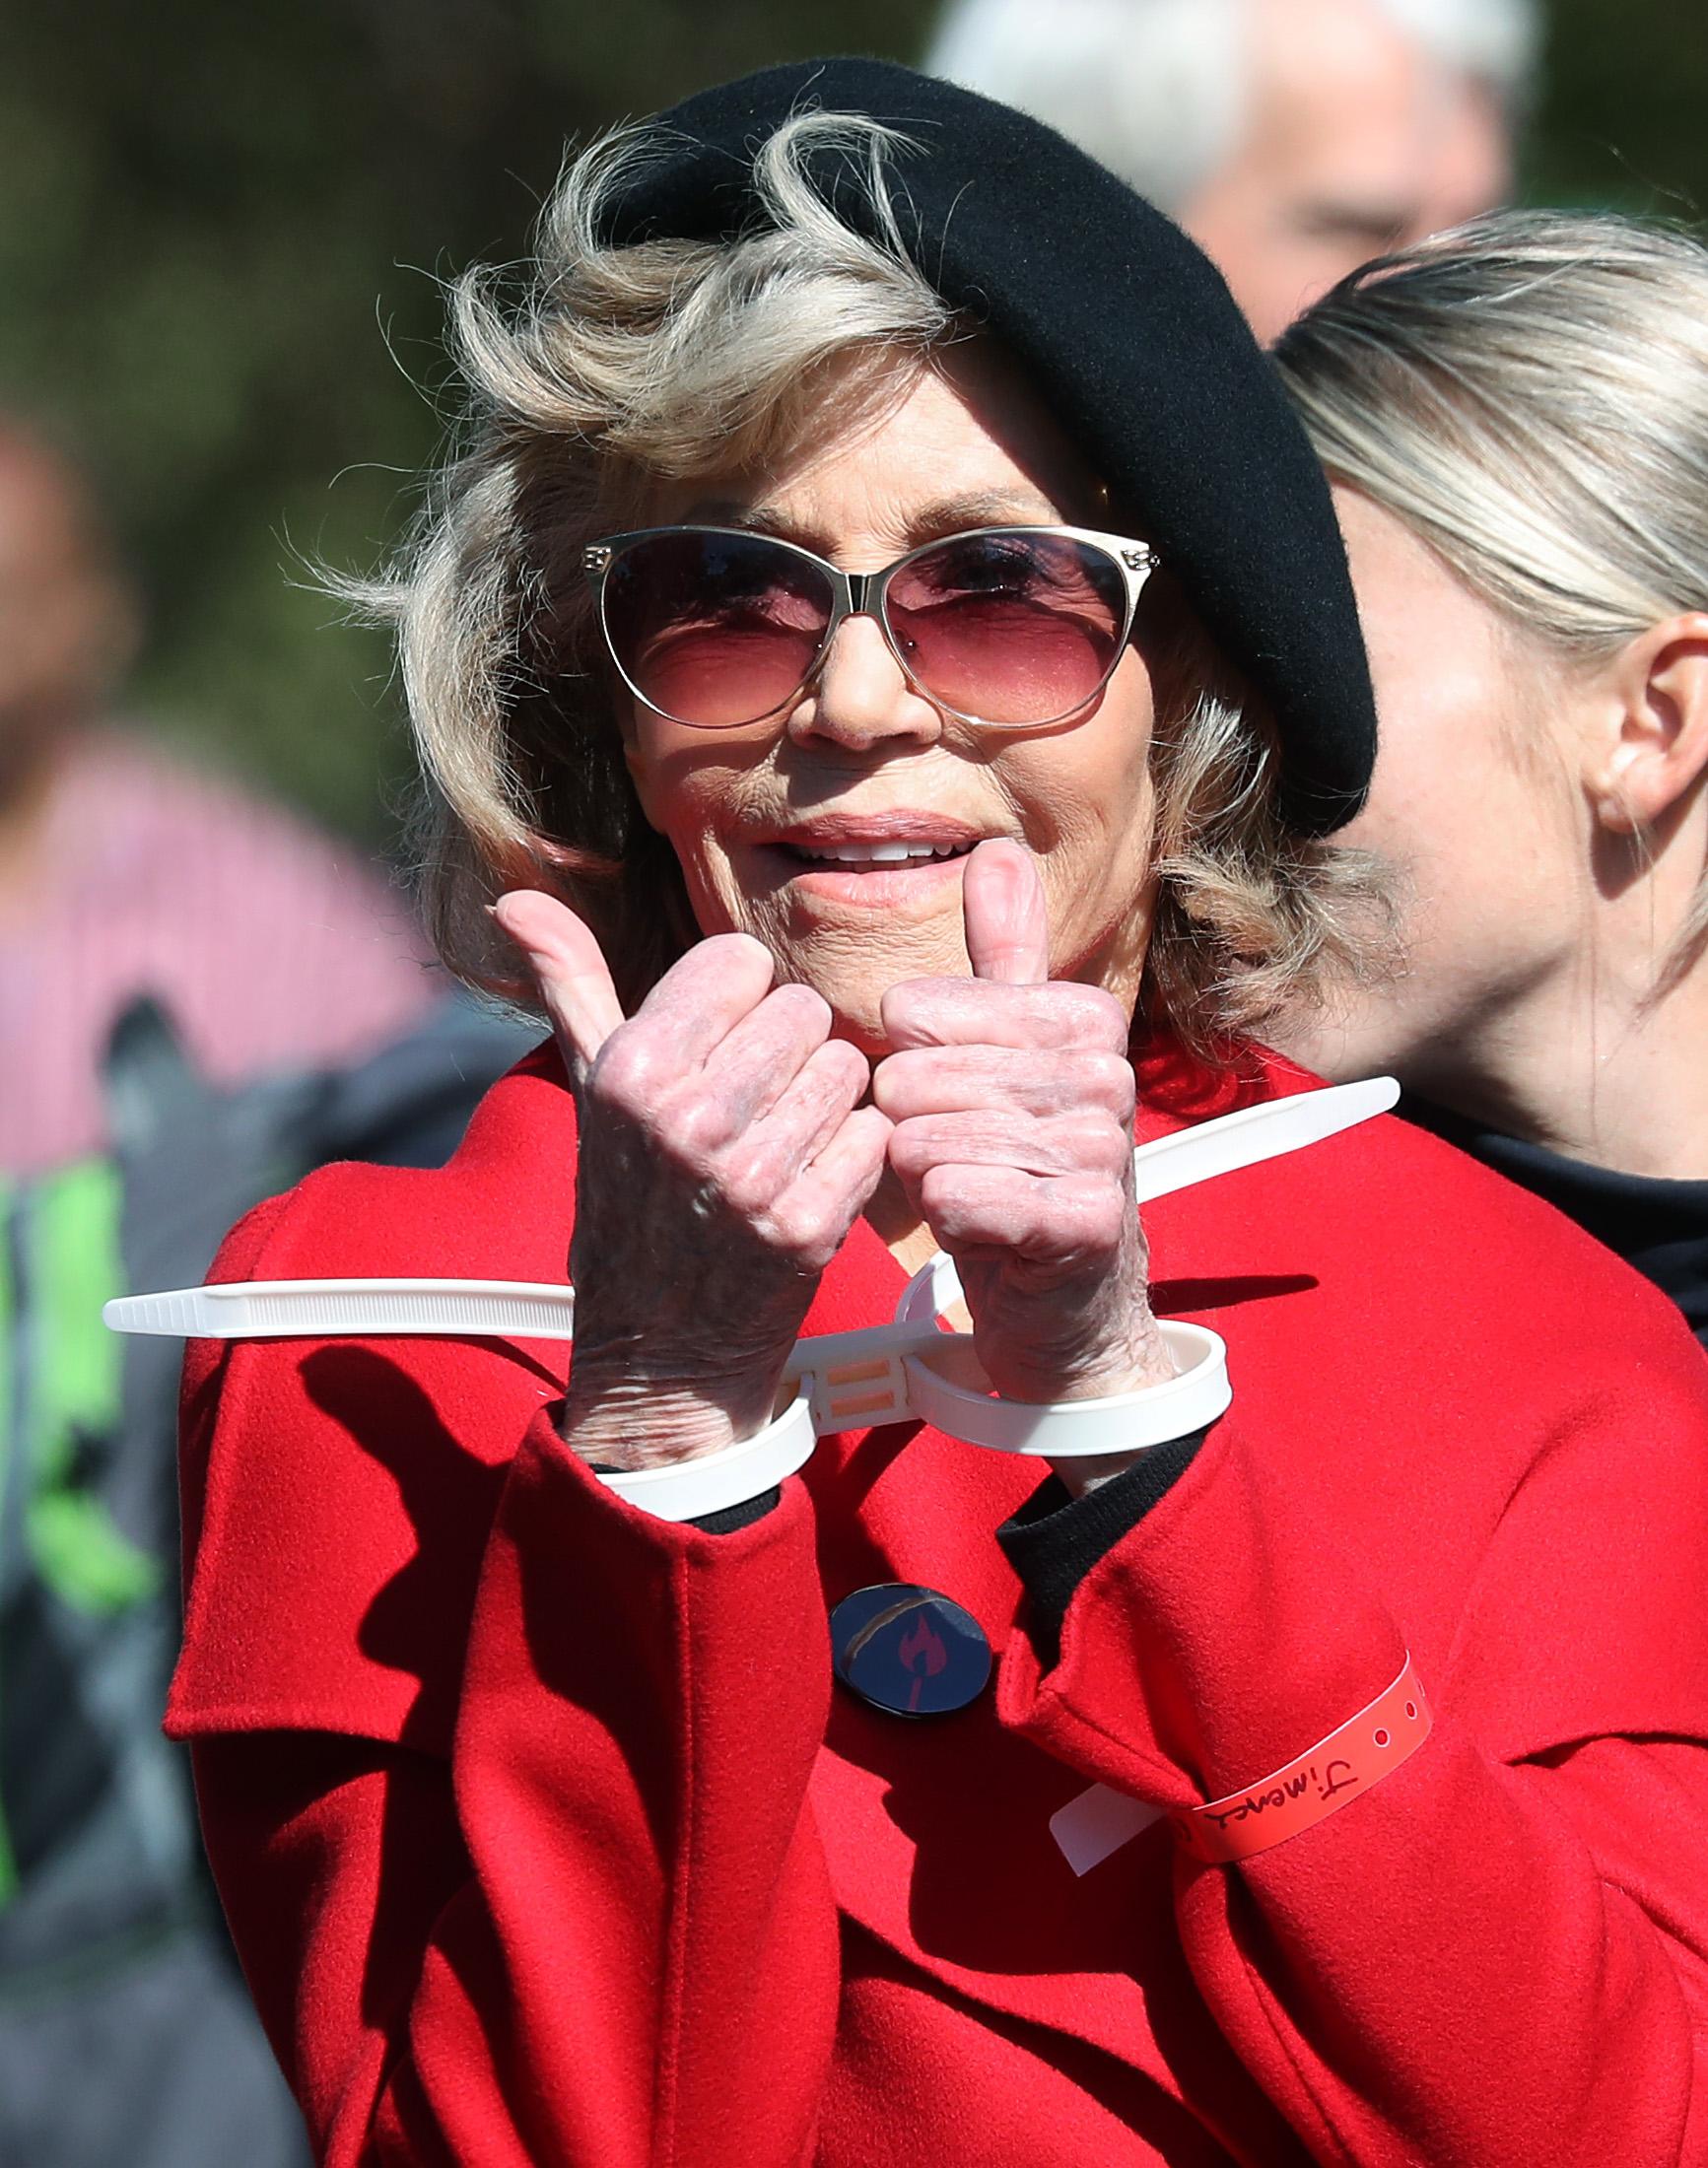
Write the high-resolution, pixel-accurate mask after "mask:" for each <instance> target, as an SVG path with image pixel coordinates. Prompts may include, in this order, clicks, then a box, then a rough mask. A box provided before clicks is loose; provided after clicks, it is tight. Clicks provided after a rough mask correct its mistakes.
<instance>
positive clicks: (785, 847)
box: [777, 842, 974, 867]
mask: <svg viewBox="0 0 1708 2168" xmlns="http://www.w3.org/2000/svg"><path fill="white" fill-rule="evenodd" d="M777 847H778V848H779V849H780V850H782V851H783V852H784V853H785V854H786V856H788V857H790V858H792V859H794V861H795V862H796V864H798V865H824V866H833V865H834V866H847V867H860V866H918V865H933V864H936V863H937V862H939V861H940V860H942V859H944V858H964V857H966V855H967V854H968V852H969V851H970V850H972V848H973V847H974V846H973V843H972V842H966V843H955V844H925V843H883V844H854V843H836V844H829V843H827V844H810V845H809V844H795V843H785V844H779V845H778V846H777Z"/></svg>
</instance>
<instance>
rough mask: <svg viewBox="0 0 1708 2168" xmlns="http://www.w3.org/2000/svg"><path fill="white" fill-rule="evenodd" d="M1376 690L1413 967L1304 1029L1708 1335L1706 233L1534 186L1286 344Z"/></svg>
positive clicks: (1366, 836) (1296, 1037)
mask: <svg viewBox="0 0 1708 2168" xmlns="http://www.w3.org/2000/svg"><path fill="white" fill-rule="evenodd" d="M1277 359H1278V360H1279V362H1280V365H1281V368H1282V371H1283V373H1284V375H1285V377H1286V379H1287V382H1288V385H1289V387H1290V388H1291V390H1292V393H1293V396H1294V399H1295V401H1296V403H1297V404H1298V407H1299V409H1300V412H1301V413H1302V415H1303V417H1304V419H1305V422H1306V425H1307V427H1308V429H1309V430H1310V433H1311V436H1312V438H1313V440H1314V441H1315V443H1316V446H1317V449H1318V451H1319V453H1320V454H1321V456H1322V458H1323V460H1324V462H1325V464H1326V465H1327V467H1328V469H1329V472H1330V475H1331V477H1332V480H1333V482H1334V485H1335V496H1336V503H1337V507H1338V509H1339V513H1340V520H1341V525H1342V528H1343V530H1344V533H1345V537H1346V542H1347V549H1348V554H1349V556H1350V559H1351V566H1352V574H1353V581H1354V585H1355V587H1356V589H1357V594H1358V603H1359V610H1360V613H1361V615H1362V617H1363V621H1364V627H1365V633H1366V637H1367V640H1368V643H1369V647H1370V660H1371V667H1372V671H1373V674H1374V678H1375V683H1376V691H1377V699H1378V705H1379V710H1380V713H1381V749H1380V753H1379V756H1378V759H1377V764H1376V774H1375V781H1374V784H1373V787H1372V790H1371V794H1370V799H1369V802H1368V805H1367V806H1366V808H1365V810H1364V812H1363V813H1362V814H1361V815H1360V816H1359V817H1358V819H1357V820H1355V821H1354V822H1352V823H1351V825H1350V826H1349V827H1348V828H1347V829H1346V831H1345V837H1346V841H1347V842H1348V843H1350V844H1362V845H1363V846H1364V847H1366V848H1368V849H1370V850H1372V851H1374V852H1376V853H1377V854H1378V855H1379V856H1380V857H1381V858H1382V859H1384V860H1385V861H1387V863H1388V864H1389V865H1390V866H1391V867H1392V868H1393V869H1394V870H1395V872H1396V873H1397V874H1398V876H1399V879H1398V883H1397V887H1398V895H1399V903H1398V914H1399V923H1398V927H1397V934H1398V942H1397V946H1398V951H1399V954H1398V960H1397V966H1396V968H1395V969H1394V970H1393V971H1392V972H1391V973H1390V974H1388V975H1386V976H1384V977H1382V978H1379V979H1377V980H1375V981H1373V982H1371V983H1369V984H1366V985H1362V986H1354V985H1342V986H1341V987H1340V988H1339V989H1338V992H1337V994H1336V996H1335V997H1334V998H1333V999H1332V1001H1331V1002H1330V1004H1329V1005H1328V1007H1327V1008H1326V1009H1324V1010H1322V1011H1310V1012H1303V1013H1301V1014H1300V1015H1299V1016H1297V1017H1296V1018H1295V1019H1294V1021H1293V1022H1292V1024H1291V1025H1290V1027H1288V1028H1286V1029H1284V1030H1282V1031H1281V1032H1280V1034H1279V1037H1280V1039H1281V1042H1282V1044H1283V1045H1284V1046H1286V1047H1287V1048H1288V1049H1289V1050H1291V1051H1293V1052H1295V1053H1297V1054H1298V1055H1299V1056H1300V1057H1301V1058H1302V1059H1304V1060H1305V1061H1307V1062H1308V1063H1309V1064H1310V1065H1311V1066H1312V1067H1313V1068H1317V1069H1320V1070H1321V1071H1322V1072H1323V1073H1324V1074H1325V1075H1327V1076H1331V1077H1349V1076H1356V1075H1366V1074H1369V1073H1370V1072H1371V1071H1373V1070H1388V1071H1391V1072H1393V1073H1395V1074H1397V1075H1398V1076H1399V1077H1400V1078H1401V1081H1402V1082H1403V1083H1404V1084H1405V1085H1406V1087H1407V1089H1408V1091H1409V1093H1411V1094H1412V1095H1413V1097H1412V1098H1411V1099H1410V1101H1409V1102H1408V1111H1409V1112H1410V1113H1411V1114H1412V1116H1413V1117H1414V1118H1416V1119H1419V1120H1422V1121H1424V1122H1426V1123H1428V1125H1429V1126H1431V1127H1433V1128H1436V1129H1438V1130H1439V1131H1440V1132H1441V1133H1442V1134H1443V1135H1445V1136H1447V1137H1449V1138H1450V1139H1451V1140H1452V1141H1453V1142H1455V1143H1457V1144H1460V1145H1462V1146H1463V1147H1464V1148H1466V1149H1467V1150H1469V1151H1470V1152H1472V1153H1474V1154H1475V1155H1476V1157H1478V1158H1479V1159H1482V1160H1484V1161H1486V1162H1487V1163H1488V1164H1489V1165H1490V1166H1492V1167H1495V1168H1497V1169H1498V1170H1499V1171H1500V1172H1501V1173H1502V1174H1505V1175H1507V1176H1509V1177H1510V1178H1511V1179H1512V1180H1514V1181H1515V1182H1519V1183H1522V1184H1523V1185H1524V1186H1526V1187H1527V1188H1530V1189H1533V1190H1536V1191H1537V1193H1538V1194H1540V1195H1541V1196H1543V1197H1546V1198H1547V1199H1548V1200H1549V1201H1550V1202H1551V1203H1553V1204H1555V1205H1557V1206H1558V1207H1559V1208H1560V1209H1561V1210H1562V1211H1564V1212H1566V1213H1567V1214H1569V1215H1570V1217H1572V1218H1573V1219H1576V1220H1578V1221H1579V1222H1580V1223H1581V1224H1582V1225H1583V1226H1585V1227H1586V1228H1588V1229H1589V1231H1590V1232H1591V1233H1592V1234H1594V1235H1597V1236H1599V1237H1600V1238H1601V1240H1602V1241H1604V1242H1606V1244H1607V1245H1608V1246H1609V1247H1610V1248H1612V1249H1614V1250H1616V1251H1618V1252H1619V1253H1620V1254H1621V1255H1623V1256H1624V1257H1626V1258H1627V1260H1628V1261H1629V1262H1630V1263H1632V1264H1634V1265H1635V1266H1636V1267H1637V1268H1638V1269H1639V1270H1640V1271H1642V1272H1645V1273H1646V1274H1647V1275H1648V1276H1649V1277H1650V1278H1651V1279H1653V1280H1654V1281H1656V1282H1657V1283H1658V1284H1659V1285H1660V1286H1661V1287H1662V1288H1664V1289H1665V1290H1666V1291H1667V1292H1668V1293H1669V1294H1670V1295H1672V1297H1673V1298H1674V1301H1675V1302H1676V1303H1678V1305H1679V1306H1680V1308H1681V1309H1682V1310H1683V1312H1684V1315H1685V1317H1686V1319H1687V1320H1688V1321H1689V1322H1690V1324H1691V1326H1692V1327H1693V1329H1694V1330H1695V1332H1696V1334H1697V1336H1698V1338H1700V1339H1701V1340H1702V1341H1703V1342H1704V1344H1705V1345H1708V249H1705V248H1704V247H1703V245H1702V244H1701V242H1700V241H1699V240H1697V239H1696V238H1694V237H1691V236H1689V235H1686V234H1684V233H1681V232H1677V231H1672V230H1668V229H1665V228H1662V227H1658V226H1643V225H1638V224H1633V223H1628V222H1623V221H1620V220H1618V219H1615V218H1612V217H1609V216H1606V215H1604V216H1601V217H1585V216H1581V215H1574V216H1567V215H1563V214H1557V213H1556V214H1546V213H1508V214H1506V215H1504V216H1501V217H1497V218H1492V219H1488V220H1485V221H1481V222H1479V223H1477V224H1475V225H1473V226H1470V227H1468V228H1466V229H1465V230H1464V231H1463V232H1460V233H1457V234H1447V235H1443V236H1441V237H1439V238H1438V239H1436V240H1434V241H1431V242H1428V243H1425V244H1424V245H1423V246H1421V247H1419V248H1417V249H1416V250H1414V251H1412V252H1410V253H1408V254H1404V255H1401V256H1398V257H1394V258H1391V259H1389V260H1387V261H1385V262H1381V263H1378V264H1375V265H1373V266H1371V267H1370V269H1369V271H1368V272H1367V273H1365V274H1364V275H1361V276H1360V277H1358V278H1356V279H1354V280H1352V281H1350V282H1349V283H1348V284H1347V285H1345V286H1342V287H1340V288H1338V289H1337V290H1336V291H1335V292H1333V293H1332V294H1331V295H1329V296H1328V297H1327V298H1326V299H1325V300H1324V301H1322V302H1320V303H1319V304H1318V305H1317V306H1316V307H1315V308H1313V309H1311V310H1310V311H1309V312H1308V313H1307V314H1306V315H1305V316H1304V317H1303V318H1302V319H1301V320H1300V321H1299V322H1298V323H1296V324H1295V325H1294V326H1293V328H1292V329H1291V330H1290V331H1289V332H1288V333H1287V335H1286V337H1285V338H1284V339H1283V340H1282V341H1281V344H1280V347H1279V349H1278V353H1277Z"/></svg>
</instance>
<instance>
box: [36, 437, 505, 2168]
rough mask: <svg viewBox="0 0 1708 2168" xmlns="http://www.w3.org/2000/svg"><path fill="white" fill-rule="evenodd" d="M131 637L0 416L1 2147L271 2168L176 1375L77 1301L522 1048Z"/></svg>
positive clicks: (92, 2165) (63, 496) (279, 2156)
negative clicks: (225, 1830)
mask: <svg viewBox="0 0 1708 2168" xmlns="http://www.w3.org/2000/svg"><path fill="white" fill-rule="evenodd" d="M137 631H138V612H137V608H136V604H135V601H134V598H133V595H132V592H131V589H130V586H129V583H128V582H127V580H126V579H125V577H124V576H123V574H122V572H121V571H120V568H119V565H118V562H117V558H116V555H115V552H114V549H113V547H112V544H111V541H110V539H109V537H108V535H107V533H106V531H105V528H104V525H103V523H102V518H101V516H100V513H99V511H98V509H97V508H96V505H95V503H94V500H93V497H92V495H91V492H90V489H89V487H88V485H87V483H86V482H85V481H84V480H83V478H82V477H81V476H80V475H78V474H77V473H76V472H75V471H74V470H73V469H72V467H71V466H70V465H69V464H68V463H67V461H66V460H65V459H64V458H62V457H60V456H57V455H56V454H54V453H51V452H49V451H48V450H46V449H45V448H43V447H42V445H40V444H39V443H37V442H35V441H34V440H32V439H31V438H30V437H29V436H27V435H26V434H25V433H24V432H23V431H21V430H20V429H18V428H17V427H16V426H14V425H10V424H0V1047H3V1048H4V1050H5V1066H4V1072H3V1075H0V1333H3V1337H0V1375H3V1376H4V1378H5V1395H4V1406H3V1409H0V2161H4V2162H6V2163H8V2164H10V2163H13V2162H16V2163H18V2168H121V2164H122V2168H204V2164H205V2168H230V2163H232V2162H233V2161H235V2160H242V2161H243V2162H245V2163H247V2164H248V2168H288V2164H292V2163H296V2162H298V2161H300V2160H302V2159H304V2158H305V2157H306V2156H305V2153H304V2141H303V2137H302V2133H301V2123H300V2119H299V2117H298V2114H297V2111H296V2108H295V2105H294V2103H293V2102H292V2101H291V2099H290V2097H289V2095H288V2093H287V2092H286V2090H285V2088H284V2085H283V2083H282V2081H281V2080H280V2078H279V2075H278V2072H277V2069H276V2067H275V2065H274V2063H273V2060H272V2057H271V2055H270V2053H269V2051H268V2049H267V2046H266V2043H265V2041H264V2040H263V2039H262V2037H261V2035H260V2032H259V2029H258V2027H257V2025H256V2023H255V2021H254V2018H253V2014H252V2011H251V2009H250V2006H249V2003H248V1999H247V1997H246V1995H245V1993H244V1991H243V1988H242V1984H241V1982H240V1980H239V1975H238V1972H237V1967H236V1963H235V1960H234V1959H233V1957H232V1955H231V1953H230V1949H229V1945H228V1943H227V1940H226V1937H225V1932H224V1928H223V1925H222V1923H221V1921H220V1918H219V1914H218V1909H217V1907H216V1905H215V1904H214V1903H213V1901H212V1898H211V1894H210V1891H209V1887H208V1884H207V1880H206V1872H205V1866H204V1863H203V1861H202V1857H201V1849H200V1844H199V1841H198V1838H197V1834H196V1828H195V1820H194V1813H193V1809H192V1806H191V1802H190V1797H189V1793H188V1787H187V1782H186V1773H185V1771H184V1770H183V1768H182V1766H181V1763H180V1760H179V1757H178V1755H177V1753H176V1751H175V1750H174V1749H172V1748H171V1747H169V1746H168V1745H167V1743H166V1741H165V1740H164V1739H163V1738H162V1737H161V1734H160V1730H159V1725H160V1717H161V1711H162V1707H163V1705H164V1699H165V1689H166V1680H167V1675H168V1672H169V1671H170V1668H171V1661H172V1659H173V1655H174V1652H175V1648H176V1642H177V1626H178V1609H177V1574H176V1563H177V1561H176V1553H177V1540H176V1511H175V1483H174V1472H173V1471H174V1435H175V1404H176V1375H175V1374H176V1367H177V1366H176V1363H175V1361H174V1360H173V1358H172V1355H171V1353H170V1352H167V1353H166V1354H165V1357H164V1359H162V1357H161V1356H160V1355H157V1354H156V1353H154V1352H152V1351H150V1350H149V1349H147V1348H144V1347H135V1346H130V1345H126V1344H124V1343H120V1342H118V1341H117V1340H116V1339H114V1338H113V1336H112V1335H110V1334H108V1333H106V1332H105V1331H104V1329H103V1328H102V1324H101V1322H100V1311H101V1304H102V1301H104V1300H105V1299H106V1298H107V1297H108V1296H111V1295H115V1294H118V1293H120V1292H122V1291H123V1290H124V1289H126V1288H127V1287H133V1286H147V1285H155V1284H162V1283H163V1281H164V1280H165V1279H171V1280H174V1281H181V1280H183V1279H185V1278H188V1279H191V1280H193V1279H198V1278H199V1277H200V1276H201V1274H202V1273H203V1271H204V1270H205V1269H206V1266H207V1263H208V1260H209V1258H210V1257H211V1255H212V1253H213V1249H214V1246H215V1244H216V1243H217V1241H218V1239H219V1237H220V1235H221V1234H222V1233H223V1231H224V1229H225V1227H226V1225H227V1224H228V1222H229V1221H230V1220H231V1219H232V1218H233V1216H234V1215H235V1214H239V1213H241V1212H243V1211H245V1210H247V1209H248V1207H249V1206H250V1205H252V1204H254V1203H255V1202H256V1201H257V1200H258V1199H259V1198H260V1197H261V1196H263V1195H265V1194H266V1193H268V1192H269V1191H270V1190H273V1189H275V1188H277V1187H279V1186H281V1185H282V1184H285V1183H289V1182H291V1181H294V1180H296V1179H297V1178H298V1177H299V1176H300V1175H301V1174H302V1173H304V1172H306V1171H307V1169H308V1168H310V1167H312V1166H314V1165H316V1164H318V1163H319V1162H320V1161H322V1160H325V1159H329V1158H340V1157H345V1156H351V1155H354V1154H357V1153H360V1154H362V1155H363V1156H367V1155H368V1153H369V1152H370V1151H376V1152H377V1154H378V1156H380V1157H381V1158H387V1159H392V1160H398V1159H401V1160H404V1161H406V1162H408V1163H410V1164H428V1163H431V1162H434V1161H437V1160H438V1159H441V1158H443V1157H444V1155H445V1154H446V1153H447V1152H448V1151H449V1149H450V1148H451V1146H452V1145H453V1144H454V1142H455V1140H456V1137H457V1134H458V1133H459V1131H460V1128H461V1124H462V1121H463V1119H464V1118H466V1115H467V1113H468V1110H469V1108H470V1107H471V1106H472V1104H473V1102H474V1099H475V1098H476V1097H477V1096H478V1094H479V1092H480V1090H481V1089H482V1088H483V1087H484V1086H485V1084H486V1083H488V1082H489V1081H490V1080H491V1078H492V1077H493V1076H494V1075H495V1074H497V1073H498V1072H499V1071H500V1070H502V1069H503V1068H504V1067H505V1066H507V1065H508V1062H509V1061H510V1060H511V1059H512V1058H513V1057H514V1054H515V1053H516V1052H517V1051H519V1050H520V1048H521V1047H522V1046H523V1045H525V1044H526V1043H527V1040H528V1038H529V1037H531V1034H523V1033H520V1032H519V1031H513V1030H510V1029H507V1028H506V1027H504V1026H502V1025H500V1024H498V1023H497V1022H496V1021H494V1020H491V1019H488V1018H486V1017H484V1016H482V1015H481V1014H479V1013H478V1012H476V1011H475V1010H474V1009H473V1007H472V1005H471V1004H469V1003H467V1002H465V1001H463V1000H461V999H458V1000H455V1001H453V1000H451V999H450V998H449V996H448V994H447V991H446V982H445V981H444V978H443V976H440V975H430V973H429V971H428V968H427V966H426V965H425V963H424V961H423V959H422V953H421V949H420V947H419V945H418V942H417V940H416V937H415V936H414V934H413V933H412V931H411V930H410V927H409V911H408V906H407V903H406V901H405V899H404V898H403V896H402V895H401V893H400V892H398V891H396V890H395V889H394V888H392V887H391V886H390V885H389V884H388V883H387V882H386V881H385V880H384V878H383V877H382V875H381V874H380V873H379V872H378V871H377V870H376V869H374V868H372V867H371V866H370V865H369V864H368V863H366V862H365V854H364V853H361V852H359V851H357V850H355V849H352V848H349V847H340V846H334V845H332V844H330V843H328V842H327V841H325V840H324V839H323V838H321V837H319V836H317V835H315V834H313V833H312V832H311V831H310V830H309V829H307V827H306V826H304V825H303V824H302V823H301V822H300V821H298V820H295V819H293V818H290V817H288V816H286V815H285V814H283V813H281V812H279V811H277V810H275V809H273V808H271V807H268V806H265V805H263V804H261V803H260V802H259V801H258V800H257V799H255V798H254V797H252V796H250V795H248V794H246V793H243V792H240V791H239V790H237V789H234V788H232V787H231V786H229V785H226V784H223V783H217V782H211V781H208V780H206V779H202V778H200V777H198V776H196V775H194V774H192V773H191V772H190V770H189V769H188V768H187V767H185V766H184V765H182V764H181V763H180V762H178V761H175V760H171V759H169V758H167V757H166V756H165V755H164V754H162V753H161V752H160V751H158V750H154V749H151V748H150V747H149V745H148V744H147V742H146V741H145V740H144V739H143V738H142V736H141V735H140V734H139V733H138V732H137V731H136V730H135V728H134V727H126V726H124V725H122V724H120V723H119V722H118V721H117V720H115V712H116V706H117V703H118V701H119V689H120V686H121V683H122V677H123V673H124V671H125V669H126V666H127V665H128V663H129V661H130V659H131V656H132V654H133V652H134V649H135V646H136V640H137Z"/></svg>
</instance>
